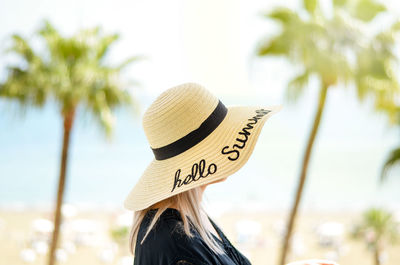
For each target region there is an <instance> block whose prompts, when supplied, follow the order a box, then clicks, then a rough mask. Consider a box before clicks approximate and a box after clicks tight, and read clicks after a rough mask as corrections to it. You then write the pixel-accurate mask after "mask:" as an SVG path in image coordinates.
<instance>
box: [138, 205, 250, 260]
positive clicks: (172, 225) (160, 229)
mask: <svg viewBox="0 0 400 265" xmlns="http://www.w3.org/2000/svg"><path fill="white" fill-rule="evenodd" d="M155 212H156V209H151V210H149V211H148V212H147V213H146V215H145V217H144V219H143V221H142V223H141V224H140V228H139V231H138V236H137V240H136V247H135V257H134V262H133V264H134V265H251V263H250V261H249V260H248V259H247V258H246V257H245V256H243V255H242V254H241V253H240V252H239V251H238V250H237V249H236V248H235V247H234V246H233V245H232V244H231V242H229V240H228V239H227V238H226V236H225V234H224V233H223V232H222V231H221V229H220V228H219V227H218V226H217V225H216V224H215V223H214V222H213V221H212V220H211V218H210V217H208V218H209V220H210V222H211V224H212V225H213V226H214V228H215V230H216V231H217V233H218V234H219V236H220V237H221V239H222V241H221V240H220V239H219V238H218V237H217V236H215V235H213V234H212V235H213V237H214V238H215V239H216V241H217V242H218V243H219V244H220V245H221V246H222V247H223V249H225V252H226V253H224V254H219V255H217V254H215V252H213V251H212V249H210V248H209V247H208V246H207V244H206V243H205V242H204V240H203V239H202V238H201V236H200V234H199V233H198V232H197V230H196V229H194V227H193V226H190V229H191V231H192V232H193V234H194V237H193V238H190V237H188V236H187V235H186V234H185V232H184V231H183V221H182V217H181V215H180V212H179V211H178V210H177V209H174V208H167V209H166V210H165V211H164V212H163V213H162V214H161V216H160V219H159V220H158V221H157V222H156V224H155V225H154V227H153V229H151V231H150V232H149V234H148V235H147V237H146V239H145V240H144V242H143V244H142V245H141V244H140V241H141V240H142V239H143V237H144V234H145V233H146V230H147V227H148V226H149V225H150V222H151V220H152V217H153V216H154V214H155Z"/></svg>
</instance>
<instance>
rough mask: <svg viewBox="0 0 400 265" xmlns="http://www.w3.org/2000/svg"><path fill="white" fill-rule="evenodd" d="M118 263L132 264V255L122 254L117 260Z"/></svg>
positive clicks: (122, 264)
mask: <svg viewBox="0 0 400 265" xmlns="http://www.w3.org/2000/svg"><path fill="white" fill-rule="evenodd" d="M118 264H119V265H132V264H133V257H131V256H123V257H121V259H120V260H119V263H118Z"/></svg>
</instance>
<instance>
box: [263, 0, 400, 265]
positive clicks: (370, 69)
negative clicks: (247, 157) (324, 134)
mask: <svg viewBox="0 0 400 265" xmlns="http://www.w3.org/2000/svg"><path fill="white" fill-rule="evenodd" d="M332 6H333V12H332V14H330V15H325V14H324V13H323V12H322V10H321V8H320V6H319V4H318V2H317V0H304V2H303V8H304V10H301V11H299V13H296V12H295V11H293V10H290V9H288V8H284V7H280V8H275V9H273V10H272V11H271V12H268V13H266V14H264V13H263V14H262V15H263V16H266V17H267V18H270V19H273V20H275V21H277V22H279V24H280V25H281V31H280V33H279V34H278V35H276V36H274V37H272V39H265V40H264V39H263V40H261V41H260V43H259V44H258V46H257V48H256V53H257V56H260V57H263V56H284V57H286V58H288V59H289V60H290V61H291V62H293V63H294V64H296V65H299V66H300V67H301V68H302V70H301V71H300V73H299V74H297V75H296V76H295V77H294V78H293V79H292V80H291V81H290V82H289V84H288V87H287V89H286V99H287V100H288V101H296V100H299V99H300V97H301V96H302V94H303V93H304V90H305V88H306V87H307V83H308V81H309V79H310V78H311V77H312V76H315V77H317V78H318V80H319V98H318V102H317V107H316V111H315V115H314V122H313V125H312V128H311V131H310V133H309V137H308V140H307V145H306V148H305V152H304V155H303V161H302V168H301V171H300V176H299V180H298V184H297V191H296V196H295V199H294V202H293V205H292V208H291V212H290V216H289V218H288V222H287V225H286V235H285V237H284V240H283V246H282V250H281V255H280V260H279V264H281V265H283V264H285V262H286V259H287V253H288V250H289V249H290V238H291V234H292V231H293V227H294V225H295V219H296V215H297V211H298V207H299V204H300V200H301V197H302V194H303V189H304V185H305V182H306V177H307V170H308V165H309V162H310V158H311V154H312V149H313V146H314V142H315V139H316V136H317V133H318V130H319V126H320V122H321V119H322V115H323V112H324V108H325V102H326V99H327V96H328V91H329V90H330V89H332V88H335V87H344V86H350V85H351V86H350V87H354V88H355V89H356V91H357V96H358V99H359V100H360V101H364V100H365V99H366V98H368V97H373V98H374V99H375V101H374V102H375V106H374V107H375V109H376V110H377V111H383V105H381V104H383V103H387V102H388V101H390V100H393V97H392V98H390V97H388V96H389V95H399V84H398V82H397V80H396V78H395V75H394V73H393V72H394V70H393V69H392V67H393V65H394V63H395V62H397V61H398V60H397V58H396V56H395V55H394V52H393V47H394V44H395V39H394V37H393V34H394V33H395V32H397V31H399V29H400V23H398V22H396V23H393V24H391V25H389V26H388V27H387V28H386V29H384V30H382V31H381V32H378V33H377V34H372V33H371V32H368V30H366V29H369V24H370V23H372V21H373V19H374V18H375V17H376V16H377V15H378V14H379V13H382V12H385V11H386V8H385V7H384V6H383V5H382V4H379V3H377V2H375V1H374V0H354V1H347V0H333V1H332ZM381 91H386V92H385V93H381ZM386 105H387V104H386Z"/></svg>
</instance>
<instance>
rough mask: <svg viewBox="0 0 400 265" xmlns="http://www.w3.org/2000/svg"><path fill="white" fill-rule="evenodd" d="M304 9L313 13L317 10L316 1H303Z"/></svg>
mask: <svg viewBox="0 0 400 265" xmlns="http://www.w3.org/2000/svg"><path fill="white" fill-rule="evenodd" d="M303 3H304V8H305V9H306V10H307V11H308V12H309V13H311V14H313V13H314V12H315V9H316V8H317V0H303Z"/></svg>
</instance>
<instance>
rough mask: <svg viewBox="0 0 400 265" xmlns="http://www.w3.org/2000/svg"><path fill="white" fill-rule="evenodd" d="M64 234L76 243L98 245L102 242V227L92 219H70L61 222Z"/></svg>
mask: <svg viewBox="0 0 400 265" xmlns="http://www.w3.org/2000/svg"><path fill="white" fill-rule="evenodd" d="M62 227H63V229H64V230H65V234H67V235H69V238H70V240H72V241H73V242H74V243H75V244H77V245H86V246H98V245H101V244H102V243H103V241H104V240H102V236H103V235H104V231H105V229H104V227H103V225H102V223H101V222H100V221H97V220H92V219H83V218H80V219H72V220H68V221H67V222H65V223H64V224H63V226H62Z"/></svg>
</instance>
